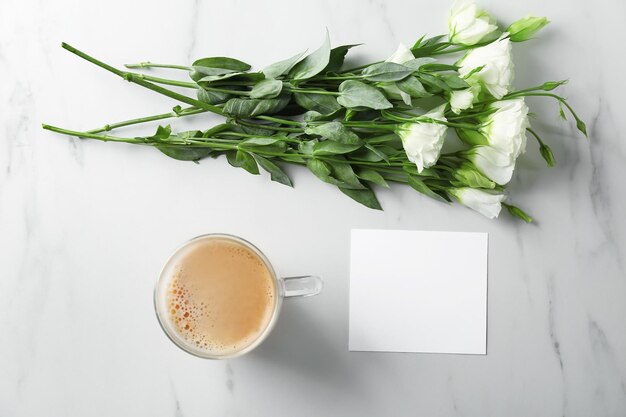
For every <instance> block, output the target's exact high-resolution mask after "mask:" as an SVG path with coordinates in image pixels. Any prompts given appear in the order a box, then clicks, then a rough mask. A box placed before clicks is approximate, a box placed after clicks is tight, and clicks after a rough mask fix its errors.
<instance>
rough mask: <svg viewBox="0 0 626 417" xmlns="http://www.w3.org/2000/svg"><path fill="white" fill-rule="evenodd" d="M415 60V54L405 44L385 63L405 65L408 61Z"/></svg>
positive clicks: (399, 46)
mask: <svg viewBox="0 0 626 417" xmlns="http://www.w3.org/2000/svg"><path fill="white" fill-rule="evenodd" d="M412 59H415V56H414V55H413V52H411V50H410V49H409V48H407V46H406V45H405V44H403V43H401V44H400V45H398V48H397V49H396V52H394V53H393V54H392V55H391V56H390V57H389V58H387V59H386V60H385V62H393V63H394V64H404V63H405V62H407V61H410V60H412Z"/></svg>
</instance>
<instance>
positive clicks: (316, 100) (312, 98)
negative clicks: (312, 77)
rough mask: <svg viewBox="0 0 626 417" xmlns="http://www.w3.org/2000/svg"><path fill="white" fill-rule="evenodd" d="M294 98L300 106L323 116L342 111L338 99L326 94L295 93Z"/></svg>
mask: <svg viewBox="0 0 626 417" xmlns="http://www.w3.org/2000/svg"><path fill="white" fill-rule="evenodd" d="M293 97H294V99H295V100H296V103H298V105H300V106H302V107H304V108H305V109H307V110H312V111H316V112H318V113H320V114H322V115H326V114H332V113H335V112H336V111H338V110H340V109H341V106H340V105H339V103H338V102H337V99H336V98H335V97H333V96H329V95H326V94H300V93H294V95H293Z"/></svg>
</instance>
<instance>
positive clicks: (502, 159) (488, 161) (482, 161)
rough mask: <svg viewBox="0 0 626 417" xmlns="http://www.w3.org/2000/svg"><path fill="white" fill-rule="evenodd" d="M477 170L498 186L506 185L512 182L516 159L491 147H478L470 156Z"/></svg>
mask: <svg viewBox="0 0 626 417" xmlns="http://www.w3.org/2000/svg"><path fill="white" fill-rule="evenodd" d="M470 160H471V161H472V162H473V163H474V165H476V168H478V170H479V171H480V172H482V173H483V174H484V175H485V176H487V178H489V179H491V180H492V181H494V182H495V183H496V184H499V185H505V184H507V183H508V182H509V181H511V177H512V176H513V170H514V169H515V157H513V156H511V155H507V154H505V153H502V152H500V151H498V150H497V149H494V148H492V147H490V146H477V147H475V148H474V150H473V153H472V154H471V155H470Z"/></svg>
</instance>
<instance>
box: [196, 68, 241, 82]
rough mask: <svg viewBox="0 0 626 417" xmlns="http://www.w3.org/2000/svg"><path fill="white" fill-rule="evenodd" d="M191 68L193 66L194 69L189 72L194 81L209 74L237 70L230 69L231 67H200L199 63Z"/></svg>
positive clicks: (222, 73) (227, 72)
mask: <svg viewBox="0 0 626 417" xmlns="http://www.w3.org/2000/svg"><path fill="white" fill-rule="evenodd" d="M191 68H193V69H192V70H191V71H190V72H189V76H190V77H191V78H192V79H193V80H194V81H198V80H200V79H201V78H202V77H205V76H207V75H224V74H229V73H231V72H236V71H233V70H229V69H224V68H210V67H200V66H197V65H196V66H193V67H191Z"/></svg>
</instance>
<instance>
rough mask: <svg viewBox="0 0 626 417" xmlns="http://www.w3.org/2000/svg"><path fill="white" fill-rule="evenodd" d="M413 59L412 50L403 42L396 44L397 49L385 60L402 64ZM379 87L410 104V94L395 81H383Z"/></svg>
mask: <svg viewBox="0 0 626 417" xmlns="http://www.w3.org/2000/svg"><path fill="white" fill-rule="evenodd" d="M412 59H415V56H414V55H413V52H411V50H410V49H409V48H407V46H406V45H405V44H403V43H401V44H400V45H398V49H396V52H394V53H393V54H392V55H391V56H390V57H389V58H387V59H386V60H385V62H393V63H394V64H404V63H405V62H407V61H410V60H412ZM380 87H381V88H382V89H383V90H384V91H385V92H386V93H387V94H388V95H389V97H390V98H393V99H396V100H397V99H402V101H404V102H405V103H406V104H407V105H408V106H410V105H411V96H410V95H409V94H407V93H405V92H404V91H402V90H400V89H399V88H398V87H397V86H396V84H395V83H384V84H381V85H380Z"/></svg>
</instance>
